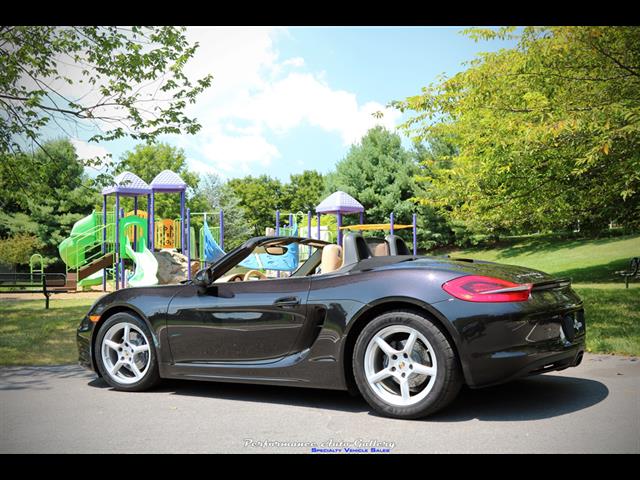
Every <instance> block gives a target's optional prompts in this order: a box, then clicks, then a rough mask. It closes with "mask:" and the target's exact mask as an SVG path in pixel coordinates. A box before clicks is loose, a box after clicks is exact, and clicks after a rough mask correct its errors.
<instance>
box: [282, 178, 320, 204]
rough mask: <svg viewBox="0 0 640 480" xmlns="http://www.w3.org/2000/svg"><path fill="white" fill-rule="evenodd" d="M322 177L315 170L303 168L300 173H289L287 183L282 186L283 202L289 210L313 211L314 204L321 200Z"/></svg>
mask: <svg viewBox="0 0 640 480" xmlns="http://www.w3.org/2000/svg"><path fill="white" fill-rule="evenodd" d="M324 189H325V185H324V177H323V176H322V174H321V173H318V172H316V171H315V170H305V171H304V172H302V173H300V174H295V173H294V174H291V176H290V177H289V183H287V184H286V185H285V186H284V199H283V200H284V202H285V204H286V205H287V207H286V208H287V210H289V211H290V212H294V213H295V212H303V213H307V212H308V211H311V212H315V209H316V205H318V204H319V203H320V202H321V201H322V198H323V196H322V194H323V193H324Z"/></svg>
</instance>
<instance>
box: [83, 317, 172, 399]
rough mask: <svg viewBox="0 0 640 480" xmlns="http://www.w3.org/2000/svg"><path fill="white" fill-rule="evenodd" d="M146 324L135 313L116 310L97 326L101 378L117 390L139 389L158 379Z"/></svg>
mask: <svg viewBox="0 0 640 480" xmlns="http://www.w3.org/2000/svg"><path fill="white" fill-rule="evenodd" d="M151 338H152V337H151V332H150V331H149V328H148V327H147V325H146V324H145V323H144V322H143V321H142V320H140V319H139V318H138V317H136V316H135V315H132V314H130V313H126V312H121V313H116V314H115V315H113V316H112V317H110V318H109V319H107V321H105V322H104V324H103V325H102V326H101V328H100V331H99V333H98V338H97V339H96V361H97V364H98V369H99V370H100V374H101V375H102V377H103V378H104V379H105V381H106V382H107V383H108V384H109V385H111V386H112V387H114V388H116V389H117V390H126V391H140V390H146V389H148V388H151V387H152V386H154V385H155V384H157V383H158V381H159V380H160V376H159V374H158V364H157V361H156V353H155V348H154V346H153V342H152V341H151Z"/></svg>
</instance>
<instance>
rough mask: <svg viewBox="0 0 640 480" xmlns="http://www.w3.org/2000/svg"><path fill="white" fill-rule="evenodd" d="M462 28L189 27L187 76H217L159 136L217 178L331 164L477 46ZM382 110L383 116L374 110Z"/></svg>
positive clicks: (116, 146)
mask: <svg viewBox="0 0 640 480" xmlns="http://www.w3.org/2000/svg"><path fill="white" fill-rule="evenodd" d="M463 28H464V27H424V28H422V27H404V28H363V27H358V28H334V27H332V28H319V27H314V28H300V27H296V28H274V29H266V28H230V27H224V28H213V27H211V28H207V27H197V28H196V27H194V28H189V29H188V32H187V35H188V38H189V39H190V40H192V41H198V42H199V43H200V49H199V50H198V52H197V54H196V56H195V58H194V59H193V60H192V61H191V63H190V64H189V66H188V67H187V74H189V75H190V76H192V77H201V76H203V75H205V74H207V73H211V74H213V76H214V81H213V83H212V86H211V88H210V89H209V90H208V91H207V92H206V93H205V94H203V95H202V97H201V98H200V99H199V101H198V102H197V104H196V105H195V106H194V107H191V108H190V110H189V112H188V113H189V114H190V115H194V116H196V117H197V118H198V120H199V122H200V123H201V124H202V125H203V128H202V130H201V131H200V132H199V133H198V134H196V135H194V136H166V137H164V138H163V139H162V140H163V141H166V142H168V143H171V144H173V145H176V146H179V147H182V148H184V150H185V153H186V155H187V158H188V161H189V164H190V167H191V168H193V169H195V170H197V171H199V172H215V173H218V174H220V175H221V176H222V177H223V178H233V177H238V176H244V175H247V174H253V175H260V174H263V173H266V174H269V175H272V176H276V177H278V178H280V179H283V180H286V179H287V178H288V176H289V174H291V173H297V172H301V171H302V170H304V169H316V170H319V171H321V172H328V171H330V170H332V169H333V168H334V166H335V164H336V162H338V161H339V160H341V159H342V158H344V156H345V154H346V153H347V151H348V149H349V147H350V145H351V144H353V143H355V142H357V141H358V139H359V138H361V136H362V134H363V133H364V132H366V130H367V129H368V128H370V127H372V126H373V125H374V124H375V123H376V122H380V123H382V124H383V125H385V126H386V127H387V128H389V129H394V128H395V126H396V125H398V124H399V123H401V122H402V120H403V117H402V115H401V114H400V113H399V112H397V111H395V110H393V109H386V108H385V107H386V105H387V104H388V103H389V102H390V101H392V100H396V99H402V98H405V97H407V96H409V95H415V94H417V93H419V92H420V88H421V87H422V86H425V85H427V84H429V83H430V82H432V81H434V80H435V79H436V77H437V76H438V75H440V74H442V73H445V74H447V75H451V74H453V73H455V72H457V71H460V70H461V69H463V68H464V66H463V62H465V61H468V60H471V59H472V58H474V57H475V56H476V55H477V54H478V53H479V52H481V51H493V50H497V49H499V48H504V47H510V46H513V42H510V41H491V42H479V43H476V42H474V41H473V40H471V39H470V38H468V37H466V36H464V35H462V34H461V33H460V32H461V30H463ZM378 110H381V111H384V117H383V119H382V121H376V120H375V118H373V117H372V115H371V113H372V112H374V111H378ZM88 137H89V135H88V132H84V133H83V132H78V133H77V137H76V138H75V139H74V143H75V144H76V147H77V149H78V151H79V153H80V155H81V156H90V155H93V154H96V153H105V152H110V153H111V154H112V155H113V157H114V158H116V159H117V158H119V157H120V155H121V154H122V153H123V152H124V151H126V150H128V149H131V148H132V147H133V146H134V145H135V142H133V141H131V140H119V141H116V142H109V143H103V144H99V145H95V144H87V143H86V140H87V139H88Z"/></svg>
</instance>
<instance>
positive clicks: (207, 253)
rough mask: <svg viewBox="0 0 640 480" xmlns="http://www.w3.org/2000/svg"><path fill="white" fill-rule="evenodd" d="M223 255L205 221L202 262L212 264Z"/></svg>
mask: <svg viewBox="0 0 640 480" xmlns="http://www.w3.org/2000/svg"><path fill="white" fill-rule="evenodd" d="M224 255H226V254H225V252H224V250H222V249H221V248H220V245H218V242H216V239H215V238H213V234H212V233H211V230H209V225H207V220H206V219H205V221H204V261H205V262H209V263H213V262H216V261H218V259H220V258H222V257H223V256H224Z"/></svg>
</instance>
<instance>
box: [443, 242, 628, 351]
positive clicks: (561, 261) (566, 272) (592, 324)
mask: <svg viewBox="0 0 640 480" xmlns="http://www.w3.org/2000/svg"><path fill="white" fill-rule="evenodd" d="M448 253H449V254H450V255H451V256H452V257H468V258H475V259H479V260H488V261H493V262H500V263H507V264H511V265H521V266H524V267H530V268H535V269H538V270H542V271H544V272H548V273H552V274H555V275H557V276H559V277H570V278H571V279H572V281H573V286H574V288H575V290H576V291H577V292H578V294H579V295H580V296H581V297H582V299H583V300H584V303H585V312H586V316H587V317H586V319H587V349H588V350H589V351H591V352H600V353H623V354H630V355H640V279H636V280H632V281H631V282H630V285H629V289H625V287H624V279H623V277H621V276H620V275H618V274H616V272H617V271H620V270H626V269H627V268H628V266H629V261H630V259H631V258H632V257H640V235H629V236H624V237H615V238H603V239H597V240H579V239H570V240H558V239H554V238H552V237H544V236H528V237H520V238H513V239H509V240H507V241H504V242H501V243H500V244H498V245H494V246H491V247H485V248H475V249H468V250H456V251H450V252H448Z"/></svg>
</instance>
